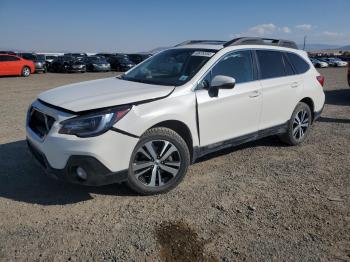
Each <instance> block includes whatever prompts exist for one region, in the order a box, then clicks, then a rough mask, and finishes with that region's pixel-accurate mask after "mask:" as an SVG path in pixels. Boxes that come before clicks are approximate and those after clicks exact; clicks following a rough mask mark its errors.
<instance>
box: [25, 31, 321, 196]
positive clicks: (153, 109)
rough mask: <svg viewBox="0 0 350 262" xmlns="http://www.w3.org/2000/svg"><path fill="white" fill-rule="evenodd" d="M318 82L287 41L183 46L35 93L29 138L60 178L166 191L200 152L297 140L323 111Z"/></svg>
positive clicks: (250, 40) (305, 59)
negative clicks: (117, 71)
mask: <svg viewBox="0 0 350 262" xmlns="http://www.w3.org/2000/svg"><path fill="white" fill-rule="evenodd" d="M258 69H259V70H258ZM323 84H324V77H323V76H321V75H320V73H319V72H317V70H316V69H315V68H314V66H313V65H312V63H311V61H310V60H309V58H308V56H307V53H306V52H304V51H302V50H298V47H297V44H296V43H294V42H292V41H288V40H279V39H261V38H244V37H241V38H237V39H232V40H230V41H228V42H225V41H199V40H196V41H192V42H191V41H188V42H186V43H185V44H180V45H177V46H176V47H174V48H171V49H167V50H165V51H163V52H160V53H158V54H156V55H154V56H153V57H151V58H150V59H148V60H147V61H145V62H144V63H142V64H139V65H138V66H136V67H135V68H133V69H131V70H129V71H128V72H127V73H125V74H123V75H121V76H119V77H109V78H105V79H99V80H93V81H86V82H82V83H75V84H72V85H67V86H63V87H60V88H56V89H50V90H48V91H46V92H44V93H42V94H40V95H39V96H38V99H36V100H35V101H33V103H32V105H31V106H30V108H29V110H28V116H27V122H26V134H27V135H26V137H27V141H28V146H29V148H30V150H31V151H32V152H33V155H34V156H35V157H36V158H37V159H38V161H39V163H41V165H42V166H43V167H44V168H45V170H46V171H47V172H48V173H50V174H52V175H53V176H55V177H56V178H58V179H62V180H65V181H69V182H72V183H77V184H82V185H94V186H96V185H104V184H111V183H116V182H126V183H127V185H128V186H129V187H130V188H131V189H133V190H134V191H136V192H138V193H140V194H145V195H147V194H157V193H163V192H166V191H169V190H171V189H172V188H174V187H176V186H177V185H178V184H179V183H180V182H181V181H182V179H183V178H184V177H185V175H186V172H187V169H188V166H189V165H190V164H191V163H193V162H195V161H196V159H198V158H200V157H202V156H204V155H206V154H210V153H213V152H215V151H218V150H222V149H224V148H229V147H233V146H236V145H239V144H242V143H245V142H248V141H253V140H256V139H260V138H263V137H266V136H271V135H278V136H279V137H280V139H281V140H282V141H283V142H285V143H287V144H289V145H299V144H301V143H303V142H304V141H305V139H306V138H307V136H308V134H309V133H310V131H312V128H310V127H311V125H312V124H313V123H314V121H315V120H316V119H317V118H318V117H319V116H320V114H321V112H322V109H323V107H324V102H325V94H324V92H323ZM282 150H283V149H282Z"/></svg>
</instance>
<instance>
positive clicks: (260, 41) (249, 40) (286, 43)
mask: <svg viewBox="0 0 350 262" xmlns="http://www.w3.org/2000/svg"><path fill="white" fill-rule="evenodd" d="M233 45H274V46H282V47H289V48H294V49H298V46H297V44H296V43H295V42H294V41H290V40H283V39H273V38H260V37H239V38H235V39H232V40H230V41H228V42H226V43H224V47H228V46H233Z"/></svg>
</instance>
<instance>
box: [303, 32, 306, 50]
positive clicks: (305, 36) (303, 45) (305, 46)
mask: <svg viewBox="0 0 350 262" xmlns="http://www.w3.org/2000/svg"><path fill="white" fill-rule="evenodd" d="M305 47H306V35H304V45H303V50H305Z"/></svg>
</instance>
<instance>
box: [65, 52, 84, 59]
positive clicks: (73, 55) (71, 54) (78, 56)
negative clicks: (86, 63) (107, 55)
mask: <svg viewBox="0 0 350 262" xmlns="http://www.w3.org/2000/svg"><path fill="white" fill-rule="evenodd" d="M64 56H71V57H73V58H77V59H84V58H85V57H87V56H88V55H87V54H86V53H65V54H64Z"/></svg>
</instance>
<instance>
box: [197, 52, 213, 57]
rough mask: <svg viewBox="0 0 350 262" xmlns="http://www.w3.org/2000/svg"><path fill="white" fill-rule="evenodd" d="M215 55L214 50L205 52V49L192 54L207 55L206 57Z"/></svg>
mask: <svg viewBox="0 0 350 262" xmlns="http://www.w3.org/2000/svg"><path fill="white" fill-rule="evenodd" d="M213 55H214V53H213V52H205V51H195V52H193V54H192V56H205V57H212V56H213Z"/></svg>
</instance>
